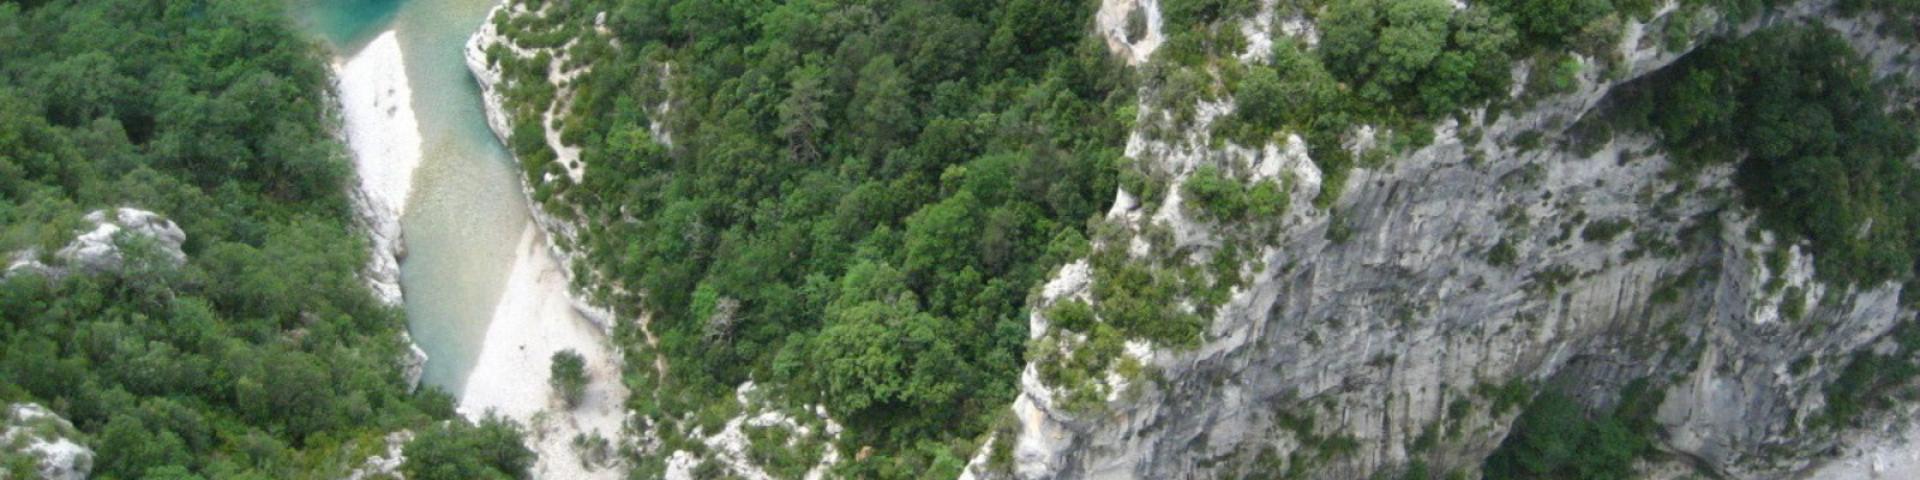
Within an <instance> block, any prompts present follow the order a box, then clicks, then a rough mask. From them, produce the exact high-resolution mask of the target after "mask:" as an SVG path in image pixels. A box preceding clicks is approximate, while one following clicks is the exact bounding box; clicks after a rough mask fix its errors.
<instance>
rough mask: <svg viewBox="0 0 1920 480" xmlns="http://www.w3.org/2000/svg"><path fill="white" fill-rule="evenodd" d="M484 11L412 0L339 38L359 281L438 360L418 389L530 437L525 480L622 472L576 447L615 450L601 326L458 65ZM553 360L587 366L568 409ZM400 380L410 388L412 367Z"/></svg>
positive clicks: (619, 396)
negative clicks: (367, 33)
mask: <svg viewBox="0 0 1920 480" xmlns="http://www.w3.org/2000/svg"><path fill="white" fill-rule="evenodd" d="M493 6H494V5H493V2H490V1H479V0H419V1H414V2H407V3H405V4H404V6H402V7H401V9H400V10H399V12H398V13H397V14H395V15H393V17H392V19H391V23H390V24H388V25H386V26H384V27H380V28H385V29H386V30H385V31H383V32H381V33H379V34H377V35H375V36H373V37H372V38H371V39H370V40H364V43H362V40H352V39H346V40H342V39H338V38H336V39H334V40H335V45H336V48H339V49H340V50H341V52H340V54H339V55H340V57H339V58H337V59H336V61H335V62H334V70H335V74H336V91H337V94H338V99H339V101H340V103H341V116H342V126H343V132H342V133H343V136H344V137H345V138H346V141H347V142H346V143H347V144H348V147H349V152H350V153H351V154H352V156H353V163H354V167H355V171H356V173H357V174H358V178H357V180H358V181H357V183H356V184H355V186H354V187H355V188H354V197H355V207H356V208H357V209H358V210H359V212H360V216H361V217H362V218H363V219H364V221H365V223H366V224H367V230H368V232H369V235H370V239H369V240H370V243H371V247H372V249H373V250H374V255H373V258H372V259H371V260H370V263H369V265H368V268H367V277H368V283H369V285H370V286H371V287H372V288H373V289H374V290H375V291H376V292H378V293H379V294H380V296H381V298H382V299H383V300H386V301H388V302H389V303H393V304H404V305H405V307H406V310H407V313H408V318H409V322H410V324H411V330H412V331H413V335H412V336H413V338H414V339H417V340H418V341H419V344H420V345H421V346H424V347H426V350H428V351H430V352H432V353H433V355H434V358H433V361H432V362H430V363H427V364H426V366H425V368H424V370H425V371H426V373H425V377H426V381H425V382H424V383H425V384H428V385H432V386H434V387H436V388H441V389H444V390H446V391H448V392H449V393H452V394H454V395H455V396H456V397H457V398H458V401H457V406H458V410H459V412H460V413H461V415H462V416H464V417H467V418H470V419H478V418H480V417H483V416H485V415H486V414H488V412H493V413H497V414H499V415H502V416H505V417H507V418H511V419H513V420H515V421H517V422H519V423H520V424H522V425H524V426H526V427H527V433H528V435H527V437H526V440H525V441H526V444H527V446H528V447H529V448H532V449H533V450H534V451H535V453H537V454H538V458H539V461H538V463H537V464H536V465H535V466H534V470H533V472H531V473H532V474H533V475H534V477H535V478H569V479H572V478H620V477H622V476H624V471H623V469H621V468H618V466H616V465H610V464H609V462H608V459H598V458H596V459H595V461H591V462H588V461H583V459H585V458H587V457H593V455H586V454H585V452H589V451H595V450H596V449H591V448H580V446H581V445H582V444H600V445H617V444H618V442H619V435H620V431H621V426H622V424H623V422H624V420H625V402H626V398H627V392H626V389H625V387H624V385H623V384H622V382H621V381H620V370H621V367H620V365H621V358H620V356H619V354H618V353H617V352H616V351H615V349H614V348H613V347H612V345H611V341H610V340H609V339H608V336H607V333H606V330H605V329H604V328H603V327H604V325H605V324H604V323H598V322H604V321H605V320H604V317H600V316H594V317H591V318H590V317H589V316H585V315H582V312H581V310H580V309H581V308H583V307H585V306H584V305H582V304H580V303H579V302H577V301H576V300H575V298H576V297H575V296H573V295H571V294H570V292H569V283H568V280H567V276H566V272H565V270H564V264H563V261H562V260H561V259H557V258H556V257H555V251H554V250H553V249H552V247H553V244H552V242H550V241H549V240H548V238H549V232H548V231H547V230H545V229H543V227H544V226H545V225H544V224H543V223H542V222H536V221H534V220H533V218H532V217H533V216H534V215H537V214H538V212H537V209H535V208H532V207H531V206H530V205H529V204H528V201H527V197H526V196H525V190H524V187H523V184H522V183H521V181H520V179H519V177H518V175H517V169H516V168H514V167H513V165H512V162H513V161H512V159H511V157H509V156H507V155H506V154H505V151H504V149H503V148H502V147H501V145H500V144H499V143H498V141H497V140H496V139H495V138H494V135H492V132H491V129H489V128H487V127H488V126H487V124H486V114H487V108H486V107H485V106H483V102H481V101H479V95H478V92H479V88H478V86H476V85H475V82H474V77H473V76H472V73H470V72H468V70H467V68H466V67H467V65H466V62H465V59H464V58H462V57H463V55H462V50H463V49H464V47H465V42H464V40H466V39H467V38H468V35H470V34H471V33H473V32H474V29H475V27H477V26H478V25H479V23H480V22H481V21H482V19H483V18H485V17H484V16H483V15H484V12H485V11H486V10H487V9H490V8H492V7H493ZM380 21H383V22H385V21H386V20H380ZM352 45H357V46H352ZM403 232H404V234H403ZM403 287H404V289H403ZM403 290H404V295H402V291H403ZM588 311H590V312H594V311H595V310H592V309H590V308H589V310H588ZM562 350H573V351H576V352H579V353H580V354H581V355H582V356H583V357H585V358H586V359H587V373H588V376H589V379H590V380H591V381H590V383H589V385H588V388H587V391H586V395H585V397H584V398H583V399H582V401H581V402H580V404H579V405H577V406H574V407H572V408H568V407H567V406H566V405H565V404H564V403H562V402H561V400H560V399H559V397H558V395H556V394H555V393H554V391H553V389H552V388H551V387H550V386H549V381H548V377H549V367H550V361H551V358H552V355H553V354H554V353H555V352H558V351H562ZM416 358H417V359H418V361H419V362H424V361H425V354H424V353H421V354H419V355H417V356H416ZM416 364H417V362H416ZM408 375H409V376H410V380H411V379H413V378H419V375H420V373H419V369H418V367H417V366H415V365H410V366H409V371H408ZM595 439H599V440H595ZM602 440H604V441H602ZM599 451H610V450H606V449H599Z"/></svg>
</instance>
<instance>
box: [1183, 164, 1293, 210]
mask: <svg viewBox="0 0 1920 480" xmlns="http://www.w3.org/2000/svg"><path fill="white" fill-rule="evenodd" d="M1181 192H1182V193H1184V194H1185V199H1186V200H1187V201H1188V202H1189V203H1188V204H1189V205H1191V206H1192V207H1194V208H1196V209H1198V210H1199V211H1200V213H1201V216H1202V217H1203V218H1207V219H1209V220H1215V221H1221V222H1229V223H1237V222H1245V221H1249V220H1255V219H1271V218H1273V217H1277V216H1279V215H1282V214H1285V213H1286V211H1287V195H1286V191H1285V189H1284V188H1283V187H1281V186H1280V183H1279V182H1276V181H1273V180H1260V181H1258V182H1255V183H1254V184H1252V185H1248V184H1246V183H1244V182H1241V181H1240V180H1238V179H1235V178H1231V177H1229V176H1227V175H1226V174H1225V173H1222V172H1221V171H1220V169H1218V168H1215V167H1214V166H1212V165H1203V166H1201V167H1200V168H1197V169H1194V171H1193V174H1192V175H1191V176H1188V177H1187V181H1186V182H1185V183H1183V184H1181Z"/></svg>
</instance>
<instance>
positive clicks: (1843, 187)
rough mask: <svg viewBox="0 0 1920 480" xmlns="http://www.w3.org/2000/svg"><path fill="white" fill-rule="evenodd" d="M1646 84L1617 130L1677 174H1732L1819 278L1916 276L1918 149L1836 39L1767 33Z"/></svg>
mask: <svg viewBox="0 0 1920 480" xmlns="http://www.w3.org/2000/svg"><path fill="white" fill-rule="evenodd" d="M1648 82H1649V84H1648V85H1644V86H1642V87H1641V88H1639V89H1637V90H1636V91H1634V92H1633V93H1632V94H1630V95H1629V97H1628V98H1627V99H1626V100H1624V101H1623V102H1622V104H1623V105H1622V106H1621V107H1620V109H1621V112H1620V113H1621V114H1620V115H1618V118H1619V119H1621V122H1622V124H1623V125H1625V126H1626V127H1627V128H1632V129H1643V130H1650V131H1653V132H1656V133H1658V134H1659V136H1660V138H1661V139H1662V141H1663V142H1664V143H1665V144H1666V145H1667V146H1669V147H1671V148H1672V149H1673V150H1675V151H1676V153H1677V155H1678V158H1679V159H1680V161H1681V163H1682V165H1683V166H1684V167H1695V168H1697V167H1703V166H1708V165H1713V164H1722V163H1730V162H1731V163H1735V164H1737V165H1738V173H1737V174H1736V176H1735V184H1736V185H1737V186H1739V187H1740V191H1741V193H1742V198H1743V199H1744V200H1745V201H1746V203H1747V204H1749V205H1750V206H1752V207H1753V208H1754V209H1755V210H1756V211H1758V212H1759V213H1760V216H1761V221H1762V224H1763V225H1764V226H1765V227H1767V228H1768V229H1770V230H1773V231H1775V232H1779V233H1782V234H1785V235H1786V238H1787V239H1788V240H1789V241H1798V240H1799V239H1805V240H1806V241H1808V242H1810V243H1811V245H1812V247H1813V253H1814V254H1815V259H1816V261H1817V262H1818V263H1817V265H1816V266H1817V267H1818V269H1819V271H1820V274H1821V275H1822V277H1824V278H1829V279H1842V280H1848V281H1862V282H1880V281H1884V280H1889V279H1898V278H1904V277H1907V276H1910V275H1911V274H1912V271H1913V268H1914V262H1915V254H1914V252H1915V251H1916V249H1920V231H1917V230H1915V229H1916V228H1920V218H1916V215H1920V185H1916V184H1915V183H1914V168H1913V167H1912V166H1911V165H1909V164H1908V163H1907V158H1908V156H1909V155H1911V154H1912V153H1913V152H1914V149H1915V147H1916V145H1917V142H1920V140H1917V139H1916V134H1915V131H1914V128H1913V124H1912V122H1911V112H1909V111H1906V110H1899V109H1897V110H1889V109H1888V108H1887V105H1888V103H1887V100H1886V98H1885V94H1884V93H1883V92H1882V91H1881V87H1880V86H1878V85H1876V83H1875V79H1874V77H1873V74H1872V73H1871V72H1870V71H1868V69H1867V66H1866V65H1865V64H1864V63H1863V62H1862V61H1861V59H1860V58H1859V56H1858V55H1857V54H1855V53H1854V52H1853V50H1852V49H1851V47H1849V46H1848V45H1847V43H1846V41H1845V40H1844V39H1841V38H1839V37H1838V36H1836V35H1834V34H1833V33H1832V32H1830V31H1827V30H1825V29H1821V28H1805V27H1803V28H1774V29H1768V30H1764V31H1760V32H1756V33H1754V34H1753V35H1751V36H1748V37H1745V38H1742V39H1739V40H1737V41H1729V42H1720V43H1716V44H1714V45H1710V46H1707V47H1703V48H1701V49H1700V50H1699V51H1697V52H1696V53H1694V54H1692V55H1689V56H1688V58H1687V59H1685V60H1684V61H1682V62H1681V63H1680V64H1678V65H1676V66H1675V67H1673V69H1672V71H1670V72H1665V73H1663V74H1662V75H1660V76H1657V77H1655V78H1651V79H1649V80H1648Z"/></svg>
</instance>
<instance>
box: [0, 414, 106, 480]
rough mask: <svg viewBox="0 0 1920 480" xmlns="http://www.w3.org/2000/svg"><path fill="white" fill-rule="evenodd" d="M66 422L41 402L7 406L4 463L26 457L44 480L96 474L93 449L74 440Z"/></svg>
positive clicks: (0, 441)
mask: <svg viewBox="0 0 1920 480" xmlns="http://www.w3.org/2000/svg"><path fill="white" fill-rule="evenodd" d="M79 437H80V434H79V432H78V431H76V430H74V429H73V424H72V423H68V422H67V420H66V419H64V418H60V416H59V415H56V414H54V413H53V412H52V411H50V410H47V409H46V408H45V407H41V406H40V404H37V403H15V404H12V405H8V406H7V417H6V422H5V424H4V425H0V460H8V459H12V458H19V457H25V458H27V459H30V460H31V461H32V462H33V465H34V468H35V473H37V474H38V475H39V476H40V478H41V479H44V480H84V479H86V478H87V475H88V474H89V473H91V472H92V471H93V450H91V449H88V448H87V447H86V446H84V445H81V444H80V443H79V442H77V441H75V440H74V439H76V438H79Z"/></svg>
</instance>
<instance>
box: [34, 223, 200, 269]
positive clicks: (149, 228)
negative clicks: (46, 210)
mask: <svg viewBox="0 0 1920 480" xmlns="http://www.w3.org/2000/svg"><path fill="white" fill-rule="evenodd" d="M86 220H87V222H89V223H92V224H93V230H92V231H88V232H87V233H83V234H80V236H79V237H76V238H74V239H73V242H72V243H68V244H67V246H66V247H64V248H61V249H60V251H58V252H55V253H54V256H55V257H57V258H59V259H60V260H62V261H65V262H66V265H67V266H68V267H69V268H78V269H81V270H85V271H94V272H99V271H108V270H115V269H119V268H120V266H121V264H122V263H124V262H125V261H126V256H125V255H123V252H122V248H123V246H124V243H121V242H122V241H123V240H122V238H123V237H120V236H119V235H120V234H121V232H125V233H126V235H130V236H138V237H141V238H145V239H150V240H152V241H153V242H154V243H153V246H154V247H157V248H156V251H157V252H158V253H159V255H160V259H161V260H162V261H165V262H169V263H171V264H172V265H175V266H178V265H180V264H182V263H185V262H186V261H187V255H186V254H185V253H181V251H180V244H181V243H184V242H186V241H187V234H186V232H182V231H180V227H179V226H178V225H174V224H173V221H172V220H167V219H165V218H161V217H160V215H159V214H156V213H153V212H149V211H146V210H138V209H132V208H117V209H113V210H96V211H94V212H93V213H89V214H87V217H86Z"/></svg>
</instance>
